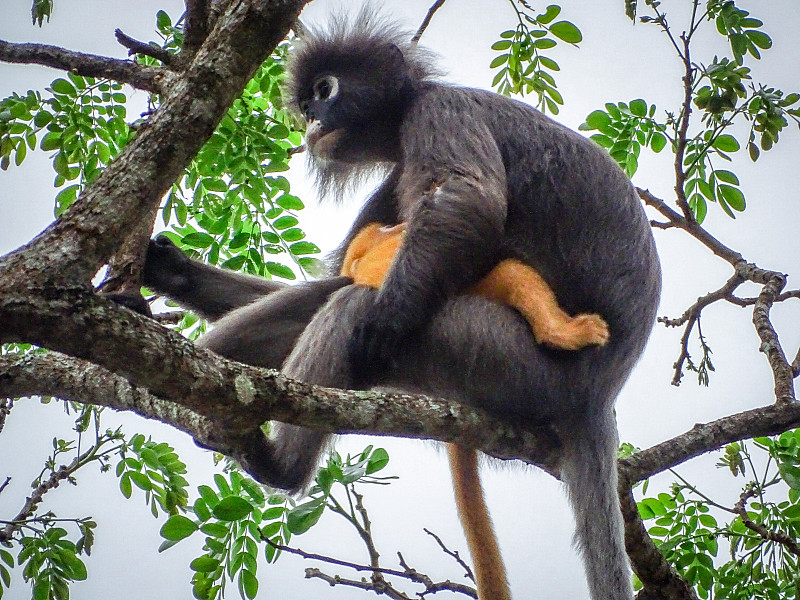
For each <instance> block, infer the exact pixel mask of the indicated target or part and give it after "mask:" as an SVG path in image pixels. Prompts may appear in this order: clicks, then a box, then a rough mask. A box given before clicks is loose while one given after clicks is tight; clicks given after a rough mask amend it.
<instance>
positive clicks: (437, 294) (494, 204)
mask: <svg viewBox="0 0 800 600" xmlns="http://www.w3.org/2000/svg"><path fill="white" fill-rule="evenodd" d="M428 125H431V124H429V123H423V124H421V126H420V129H422V130H425V127H426V126H428ZM428 131H430V129H428ZM481 134H485V136H486V137H487V138H488V140H476V141H475V144H476V145H480V146H481V148H480V149H479V150H475V151H474V152H470V154H469V157H468V158H466V159H465V160H464V161H458V160H456V161H455V162H457V163H458V165H457V166H453V164H451V163H450V162H448V161H444V162H443V160H442V159H441V156H451V155H452V154H449V153H450V151H451V149H450V148H448V147H447V144H445V149H444V150H443V152H442V154H438V153H433V152H431V156H427V155H426V156H424V157H417V159H416V162H413V164H408V163H407V164H405V165H404V167H403V173H402V176H401V177H400V179H399V182H398V189H397V198H398V202H399V206H400V211H399V216H400V217H402V218H403V220H406V221H407V222H408V233H407V237H406V240H405V242H404V244H403V245H402V246H401V247H400V250H399V252H398V253H397V256H396V257H395V260H394V261H393V263H392V266H391V268H390V270H389V273H388V275H387V277H386V280H385V282H384V285H383V287H382V288H381V290H380V292H379V293H378V295H377V296H376V297H375V304H374V306H373V307H371V308H370V309H369V310H368V311H366V313H365V314H364V315H363V318H362V321H361V323H360V324H359V325H357V326H356V328H355V331H354V333H353V336H352V338H351V340H350V343H349V355H350V361H351V365H352V367H353V372H354V375H355V376H356V378H357V379H360V378H365V377H366V378H368V377H369V374H370V373H371V372H378V371H381V370H382V369H385V368H386V367H387V365H388V364H389V362H390V361H391V360H392V357H393V355H394V353H395V351H396V349H397V347H398V346H399V345H400V344H402V343H403V342H404V341H405V340H407V339H408V338H409V337H410V336H411V335H412V333H413V332H415V331H417V330H419V329H420V328H422V327H423V326H425V325H426V324H427V323H428V322H429V320H430V318H431V317H432V316H433V314H435V312H436V311H437V310H438V309H439V307H440V306H441V305H442V303H443V302H444V301H445V299H447V298H450V297H452V296H454V295H457V294H460V293H462V292H464V291H465V290H466V289H468V288H469V287H470V286H472V285H474V284H475V283H477V282H478V281H479V280H480V278H481V277H482V276H484V275H485V274H486V273H488V272H489V270H491V268H492V266H493V265H494V264H496V263H497V261H498V252H499V248H500V243H501V241H502V239H503V232H504V226H505V218H506V197H505V193H506V183H505V172H504V168H503V164H502V160H501V158H500V154H499V151H498V150H497V148H496V146H495V144H494V140H493V139H492V137H491V135H490V134H489V133H488V131H483V130H482V129H481V128H480V127H479V126H476V127H475V128H474V130H472V131H471V132H470V134H469V135H471V136H472V137H474V138H480V137H481ZM448 137H451V138H452V137H453V136H448ZM441 144H442V140H439V139H437V140H435V141H434V142H431V145H432V146H433V147H437V145H441ZM470 146H472V144H470ZM463 151H464V150H463V149H462V153H463ZM452 152H456V150H454V149H453V150H452ZM434 154H435V156H433V155H434ZM428 159H430V160H428ZM409 161H410V159H409Z"/></svg>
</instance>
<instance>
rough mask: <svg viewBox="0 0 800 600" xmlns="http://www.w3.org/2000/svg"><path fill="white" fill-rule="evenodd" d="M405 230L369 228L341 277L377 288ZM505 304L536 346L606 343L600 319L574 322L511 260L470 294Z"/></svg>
mask: <svg viewBox="0 0 800 600" xmlns="http://www.w3.org/2000/svg"><path fill="white" fill-rule="evenodd" d="M406 229H407V225H406V224H405V223H400V224H399V225H394V226H392V227H385V226H382V225H381V224H380V223H369V224H368V225H366V226H365V227H364V228H363V229H362V230H361V231H359V232H358V234H357V235H356V236H355V237H354V238H353V240H352V241H351V242H350V244H349V246H348V247H347V250H346V251H345V255H344V259H343V262H342V268H341V269H340V275H342V276H345V277H350V278H351V279H352V280H353V282H354V283H355V284H357V285H366V286H370V287H373V288H379V287H380V286H381V284H382V283H383V280H384V278H385V277H386V273H387V271H388V270H389V267H390V266H391V263H392V260H393V259H394V256H395V254H396V253H397V250H398V248H399V247H400V244H401V243H402V241H403V237H404V234H405V232H406ZM471 293H473V294H478V295H480V296H484V297H486V298H489V299H491V300H494V301H495V302H499V303H501V304H508V305H509V306H513V307H514V308H516V309H517V310H518V311H519V312H521V313H522V315H523V316H524V317H525V319H526V320H527V321H528V323H529V324H530V326H531V329H532V330H533V337H534V338H536V343H538V344H547V345H548V346H552V347H553V348H560V349H562V350H578V349H580V348H583V347H584V346H589V345H592V344H596V345H598V346H602V345H603V344H605V343H606V342H607V341H608V324H607V323H606V322H605V321H604V320H603V318H602V317H601V316H600V315H594V314H581V315H576V316H574V317H570V316H569V315H568V314H567V313H565V312H564V311H563V310H562V309H561V307H560V306H559V305H558V301H557V300H556V296H555V294H554V293H553V290H552V289H551V288H550V286H548V285H547V282H546V281H545V280H544V279H542V277H541V275H539V273H537V272H536V270H535V269H533V268H532V267H529V266H528V265H525V264H523V263H521V262H520V261H518V260H516V259H513V258H508V259H505V260H502V261H500V263H499V264H497V265H496V266H495V267H494V268H493V269H492V270H491V271H490V272H489V273H488V274H487V275H486V276H485V277H484V278H483V279H481V280H480V281H479V282H478V283H477V284H476V285H475V286H474V287H473V288H472V290H471Z"/></svg>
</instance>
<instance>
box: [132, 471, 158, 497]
mask: <svg viewBox="0 0 800 600" xmlns="http://www.w3.org/2000/svg"><path fill="white" fill-rule="evenodd" d="M128 473H129V474H130V477H131V479H132V480H133V483H135V484H136V486H137V487H138V488H140V489H142V490H144V491H145V492H149V491H150V490H152V489H153V483H152V482H151V481H150V478H149V477H148V476H147V475H145V474H144V473H137V472H135V471H128Z"/></svg>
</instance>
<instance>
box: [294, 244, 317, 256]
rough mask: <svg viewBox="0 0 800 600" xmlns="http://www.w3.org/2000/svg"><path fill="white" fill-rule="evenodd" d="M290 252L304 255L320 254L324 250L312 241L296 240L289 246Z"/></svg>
mask: <svg viewBox="0 0 800 600" xmlns="http://www.w3.org/2000/svg"><path fill="white" fill-rule="evenodd" d="M289 252H291V253H292V254H294V255H295V256H302V255H303V254H319V253H320V252H322V250H320V249H319V247H318V246H317V245H316V244H312V243H311V242H296V243H294V244H292V245H291V246H289Z"/></svg>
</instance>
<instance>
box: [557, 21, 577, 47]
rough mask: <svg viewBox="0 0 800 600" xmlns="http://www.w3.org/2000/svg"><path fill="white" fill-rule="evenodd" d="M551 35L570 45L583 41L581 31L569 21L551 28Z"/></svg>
mask: <svg viewBox="0 0 800 600" xmlns="http://www.w3.org/2000/svg"><path fill="white" fill-rule="evenodd" d="M550 33H552V34H553V35H554V36H556V37H557V38H558V39H560V40H562V41H564V42H567V43H568V44H577V43H578V42H580V41H581V40H582V39H583V35H581V30H580V29H578V28H577V27H576V26H575V25H573V24H572V23H570V22H569V21H559V22H557V23H553V24H552V25H551V26H550Z"/></svg>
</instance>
